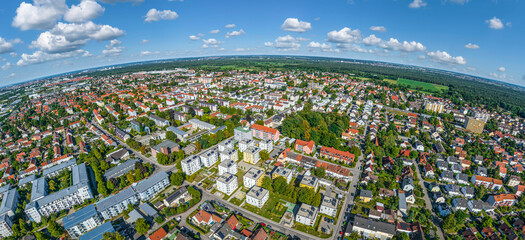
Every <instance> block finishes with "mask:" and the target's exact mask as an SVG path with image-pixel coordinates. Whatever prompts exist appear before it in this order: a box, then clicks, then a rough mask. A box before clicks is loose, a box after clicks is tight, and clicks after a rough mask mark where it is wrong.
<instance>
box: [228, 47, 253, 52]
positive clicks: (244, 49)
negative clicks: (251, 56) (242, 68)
mask: <svg viewBox="0 0 525 240" xmlns="http://www.w3.org/2000/svg"><path fill="white" fill-rule="evenodd" d="M252 50H255V49H253V48H236V49H234V50H233V51H235V52H249V51H252Z"/></svg>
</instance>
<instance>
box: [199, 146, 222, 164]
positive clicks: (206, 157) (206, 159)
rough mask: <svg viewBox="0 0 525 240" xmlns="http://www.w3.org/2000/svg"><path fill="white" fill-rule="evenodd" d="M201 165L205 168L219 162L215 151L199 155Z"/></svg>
mask: <svg viewBox="0 0 525 240" xmlns="http://www.w3.org/2000/svg"><path fill="white" fill-rule="evenodd" d="M200 158H201V163H202V165H204V166H205V167H211V166H212V165H213V164H215V163H216V162H217V160H219V153H217V151H215V150H208V151H206V152H204V153H201V154H200Z"/></svg>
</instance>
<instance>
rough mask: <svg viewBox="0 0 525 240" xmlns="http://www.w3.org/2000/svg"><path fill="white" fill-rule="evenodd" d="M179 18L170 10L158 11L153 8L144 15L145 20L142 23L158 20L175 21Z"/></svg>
mask: <svg viewBox="0 0 525 240" xmlns="http://www.w3.org/2000/svg"><path fill="white" fill-rule="evenodd" d="M178 17H179V15H178V14H177V13H176V12H174V11H171V10H162V11H159V10H157V9H155V8H152V9H150V10H149V11H148V13H146V19H145V20H144V21H146V22H157V21H160V20H175V19H177V18H178Z"/></svg>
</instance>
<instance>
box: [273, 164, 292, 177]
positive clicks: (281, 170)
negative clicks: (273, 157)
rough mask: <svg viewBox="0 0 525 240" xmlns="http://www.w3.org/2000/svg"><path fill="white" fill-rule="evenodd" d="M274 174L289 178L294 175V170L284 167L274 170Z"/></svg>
mask: <svg viewBox="0 0 525 240" xmlns="http://www.w3.org/2000/svg"><path fill="white" fill-rule="evenodd" d="M273 174H277V175H279V176H284V177H285V178H286V177H288V176H289V175H290V174H292V170H290V169H288V168H284V167H275V170H273Z"/></svg>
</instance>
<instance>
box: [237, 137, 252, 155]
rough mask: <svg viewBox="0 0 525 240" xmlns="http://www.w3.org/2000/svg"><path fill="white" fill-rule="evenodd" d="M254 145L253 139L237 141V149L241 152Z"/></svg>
mask: <svg viewBox="0 0 525 240" xmlns="http://www.w3.org/2000/svg"><path fill="white" fill-rule="evenodd" d="M254 146H255V141H254V140H246V139H244V140H241V141H240V142H239V151H241V152H244V151H246V149H247V148H249V147H254Z"/></svg>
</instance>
